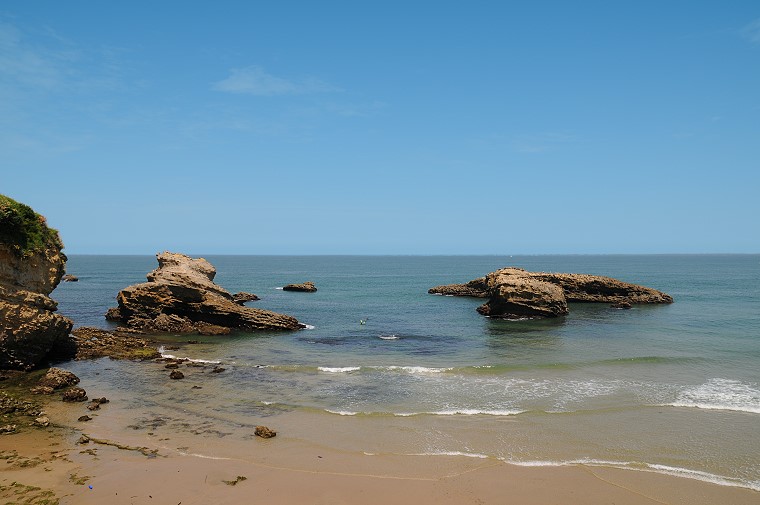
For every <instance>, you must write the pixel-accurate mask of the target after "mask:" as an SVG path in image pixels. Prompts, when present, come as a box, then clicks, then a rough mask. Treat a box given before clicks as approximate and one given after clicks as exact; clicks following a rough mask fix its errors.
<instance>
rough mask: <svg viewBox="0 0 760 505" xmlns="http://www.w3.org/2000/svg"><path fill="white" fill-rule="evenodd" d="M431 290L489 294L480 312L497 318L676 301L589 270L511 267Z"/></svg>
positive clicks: (656, 292) (551, 314) (480, 295)
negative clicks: (581, 305)
mask: <svg viewBox="0 0 760 505" xmlns="http://www.w3.org/2000/svg"><path fill="white" fill-rule="evenodd" d="M428 292H429V293H436V294H451V295H454V296H476V297H484V298H489V300H488V301H487V302H486V303H485V304H483V305H481V306H480V307H478V309H477V310H478V312H480V313H481V314H483V315H486V316H489V317H496V318H507V319H511V318H523V317H531V318H532V317H556V316H561V315H564V314H567V313H568V307H567V303H568V302H595V303H608V304H616V306H623V305H634V304H642V303H673V298H672V297H671V296H670V295H667V294H665V293H663V292H661V291H657V290H656V289H652V288H647V287H644V286H639V285H637V284H630V283H627V282H622V281H619V280H617V279H613V278H610V277H603V276H599V275H587V274H565V273H546V272H528V271H526V270H523V269H522V268H515V267H508V268H502V269H500V270H497V271H495V272H491V273H490V274H488V275H487V276H486V277H485V278H479V279H475V280H473V281H470V282H469V283H467V284H451V285H447V286H437V287H435V288H431V289H430V290H429V291H428Z"/></svg>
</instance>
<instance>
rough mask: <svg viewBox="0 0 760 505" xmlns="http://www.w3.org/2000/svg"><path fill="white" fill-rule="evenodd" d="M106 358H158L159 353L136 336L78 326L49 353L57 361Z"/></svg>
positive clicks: (148, 343)
mask: <svg viewBox="0 0 760 505" xmlns="http://www.w3.org/2000/svg"><path fill="white" fill-rule="evenodd" d="M104 356H108V357H109V358H112V359H130V360H148V359H154V358H159V357H161V353H159V352H158V350H156V348H155V347H154V346H153V345H151V343H150V342H148V341H146V340H143V339H141V338H139V337H137V336H135V335H129V334H118V333H113V332H110V331H106V330H101V329H100V328H92V327H90V326H80V327H79V328H77V329H76V330H74V331H72V332H71V334H70V335H68V336H67V337H66V338H65V339H62V340H61V341H59V342H58V343H56V346H55V347H54V348H53V350H52V351H51V357H52V358H53V359H57V360H70V359H76V360H82V359H95V358H101V357H104Z"/></svg>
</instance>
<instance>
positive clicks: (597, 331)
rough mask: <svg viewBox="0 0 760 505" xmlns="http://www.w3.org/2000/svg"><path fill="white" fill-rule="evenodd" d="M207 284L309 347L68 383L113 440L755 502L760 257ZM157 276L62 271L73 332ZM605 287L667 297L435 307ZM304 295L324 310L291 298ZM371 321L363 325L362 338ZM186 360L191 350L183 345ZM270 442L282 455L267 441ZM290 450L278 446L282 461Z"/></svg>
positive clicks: (240, 345)
mask: <svg viewBox="0 0 760 505" xmlns="http://www.w3.org/2000/svg"><path fill="white" fill-rule="evenodd" d="M206 259H208V260H209V261H210V262H211V263H212V264H213V265H214V266H215V267H216V269H217V276H216V279H215V280H216V282H217V283H218V284H220V285H221V286H223V287H225V288H226V289H227V290H229V291H230V292H232V293H234V292H237V291H249V292H252V293H255V294H257V295H258V296H259V297H260V298H261V300H260V301H257V302H249V303H248V304H247V305H248V306H251V307H258V308H264V309H268V310H274V311H277V312H282V313H285V314H289V315H292V316H295V317H296V318H298V319H299V321H301V322H302V323H304V324H307V325H308V328H307V329H304V330H300V331H295V332H257V333H237V334H234V335H231V336H221V337H219V336H215V337H203V336H195V335H193V336H187V335H183V336H171V335H169V336H166V335H164V336H161V337H160V339H161V342H162V343H163V345H162V349H161V350H162V352H163V353H164V354H165V355H173V356H177V357H187V358H190V359H193V360H197V361H196V362H197V363H199V364H203V363H213V364H218V366H221V367H223V368H224V369H225V370H224V371H223V372H222V373H210V368H202V367H199V368H193V367H188V368H187V371H186V372H185V374H186V378H185V379H184V380H181V381H171V380H168V372H169V371H168V370H166V369H164V368H163V365H162V364H160V363H154V362H147V363H131V362H126V363H125V362H119V361H113V360H109V359H100V360H95V361H81V362H68V363H64V364H62V365H59V366H62V367H63V368H66V369H69V370H71V371H73V372H74V373H76V374H77V375H79V376H80V377H81V378H82V385H83V386H84V387H85V389H87V390H88V392H90V393H91V396H93V395H97V396H101V395H107V396H108V397H109V398H112V399H113V400H115V401H113V402H112V405H114V406H113V407H109V408H111V409H116V411H118V412H120V414H119V416H117V417H115V418H114V419H116V420H115V421H112V422H110V423H109V425H108V426H101V427H100V428H99V429H100V430H102V431H105V436H108V435H111V436H119V435H121V436H127V435H125V434H128V436H130V437H133V438H135V439H138V441H139V440H147V439H150V440H152V441H153V443H154V444H159V445H160V446H161V447H162V449H164V450H172V451H178V452H180V453H187V454H191V455H196V456H200V457H211V458H244V457H245V452H246V451H249V450H251V449H250V448H249V447H248V446H246V445H245V444H246V443H247V442H249V441H250V440H251V437H252V434H251V432H252V428H253V426H255V425H257V424H266V425H268V426H271V427H273V428H275V429H277V431H279V436H278V437H283V438H285V440H288V439H291V440H294V441H296V440H297V441H300V442H303V443H309V444H313V445H314V446H315V447H320V446H325V447H331V448H336V449H338V450H343V451H348V452H358V453H364V454H368V455H372V454H408V455H423V454H424V455H461V456H462V457H473V458H497V459H500V460H503V461H507V462H510V463H514V464H518V465H535V466H555V465H568V464H579V463H582V464H586V465H599V466H610V467H618V468H630V469H633V470H639V471H649V472H660V473H667V474H673V475H680V476H684V477H689V478H694V479H700V480H706V481H710V482H715V483H719V484H723V485H731V486H741V487H747V488H751V489H754V490H758V491H760V255H662V256H660V255H643V256H638V255H631V256H628V255H611V256H605V255H603V256H594V255H590V256H584V255H579V256H206ZM156 266H157V264H156V261H155V258H154V257H152V256H85V255H72V256H70V258H69V261H68V264H67V271H68V273H71V274H74V275H76V276H77V277H79V282H76V283H62V284H61V285H60V286H59V287H58V288H57V289H56V290H55V291H54V292H53V294H52V297H53V298H54V299H55V300H57V301H58V302H59V311H60V312H61V313H62V314H64V315H66V316H68V317H70V318H71V319H73V320H74V323H75V326H97V327H101V328H112V327H113V326H112V324H111V323H109V322H107V321H106V320H105V319H104V318H103V314H104V313H105V311H106V309H108V308H109V307H111V306H115V304H116V302H115V298H116V294H117V293H118V291H119V290H120V289H122V288H124V287H126V286H128V285H131V284H134V283H138V282H144V280H145V275H146V274H147V273H148V272H149V271H150V270H152V269H154V268H155V267H156ZM506 266H517V267H521V268H525V269H527V270H534V271H553V272H574V273H589V274H597V275H606V276H610V277H614V278H617V279H620V280H623V281H626V282H632V283H637V284H643V285H645V286H648V287H653V288H656V289H659V290H661V291H664V292H666V293H668V294H670V295H672V296H673V298H674V299H675V303H673V304H672V305H655V306H635V307H634V308H633V309H631V310H617V309H613V308H611V307H609V306H608V305H606V304H570V314H569V315H567V316H565V317H562V318H559V319H552V320H523V321H501V320H491V319H488V318H485V317H483V316H480V315H479V314H478V313H477V312H476V311H475V308H476V307H477V306H478V305H479V304H480V303H482V302H483V300H477V299H468V298H455V297H447V296H435V295H429V294H427V290H428V288H430V287H432V286H435V285H439V284H450V283H460V282H466V281H469V280H472V279H474V278H476V277H480V276H482V275H485V274H486V273H488V272H491V271H493V270H495V269H497V268H501V267H506ZM307 280H310V281H313V282H314V283H315V284H316V285H317V287H318V289H319V290H318V291H317V292H316V293H297V292H286V291H283V290H282V289H281V287H282V286H284V285H285V284H288V283H298V282H303V281H307ZM362 320H364V321H365V324H361V321H362ZM188 341H197V343H188ZM278 440H281V439H280V438H278ZM283 443H286V442H283Z"/></svg>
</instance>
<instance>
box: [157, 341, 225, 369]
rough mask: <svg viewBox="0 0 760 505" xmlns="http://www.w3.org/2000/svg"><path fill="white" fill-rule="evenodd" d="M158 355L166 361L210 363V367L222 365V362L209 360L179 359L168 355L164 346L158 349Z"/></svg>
mask: <svg viewBox="0 0 760 505" xmlns="http://www.w3.org/2000/svg"><path fill="white" fill-rule="evenodd" d="M158 353H159V354H160V355H161V357H162V358H166V359H176V360H182V361H190V362H192V363H208V364H210V365H218V364H220V363H221V361H213V360H208V359H195V358H187V357H185V358H178V357H177V356H174V355H173V354H166V349H165V348H164V346H161V347H159V348H158Z"/></svg>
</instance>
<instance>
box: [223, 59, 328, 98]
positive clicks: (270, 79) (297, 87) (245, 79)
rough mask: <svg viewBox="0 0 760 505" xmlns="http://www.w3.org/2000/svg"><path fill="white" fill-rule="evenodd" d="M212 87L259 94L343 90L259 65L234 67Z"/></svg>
mask: <svg viewBox="0 0 760 505" xmlns="http://www.w3.org/2000/svg"><path fill="white" fill-rule="evenodd" d="M212 88H213V89H215V90H217V91H224V92H227V93H240V94H249V95H258V96H275V95H304V94H310V93H329V92H335V91H341V90H340V89H339V88H337V87H335V86H333V85H331V84H329V83H326V82H324V81H321V80H319V79H315V78H313V77H309V78H306V79H303V80H300V81H295V80H289V79H284V78H282V77H277V76H275V75H272V74H268V73H267V72H266V71H264V69H263V68H261V67H258V66H251V67H245V68H233V69H232V70H231V71H230V76H229V77H227V78H226V79H224V80H221V81H218V82H215V83H214V84H213V86H212Z"/></svg>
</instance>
